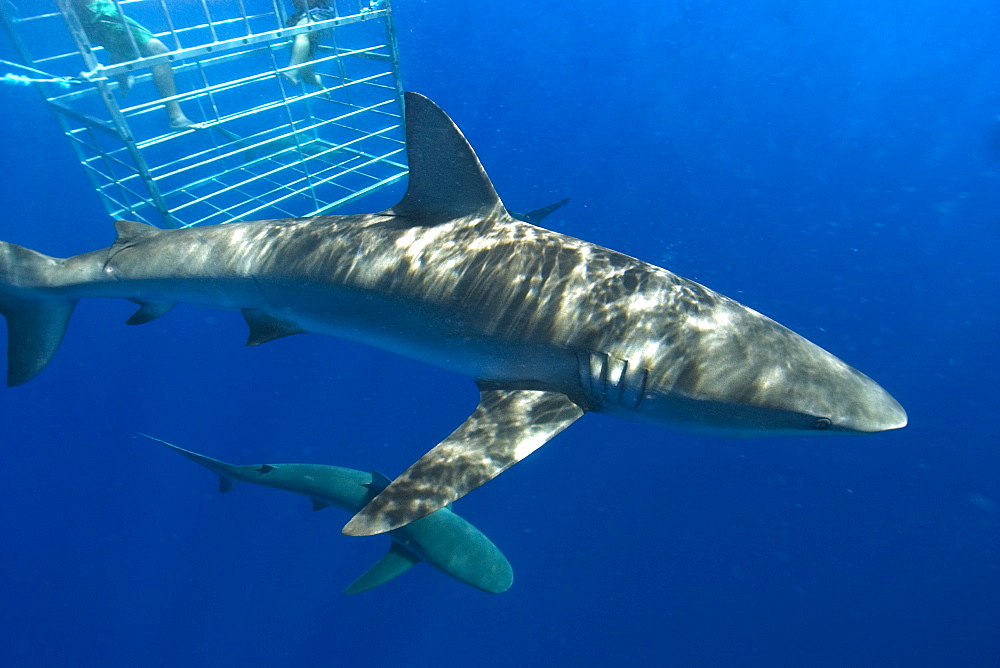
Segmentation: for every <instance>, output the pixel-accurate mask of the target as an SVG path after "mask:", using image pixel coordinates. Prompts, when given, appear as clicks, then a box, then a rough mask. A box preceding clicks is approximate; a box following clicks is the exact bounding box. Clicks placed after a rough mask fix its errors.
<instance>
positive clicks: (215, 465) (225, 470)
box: [139, 434, 240, 492]
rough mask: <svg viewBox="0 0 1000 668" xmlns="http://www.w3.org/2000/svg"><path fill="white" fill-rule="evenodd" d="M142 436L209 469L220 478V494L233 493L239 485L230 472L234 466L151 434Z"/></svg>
mask: <svg viewBox="0 0 1000 668" xmlns="http://www.w3.org/2000/svg"><path fill="white" fill-rule="evenodd" d="M139 435H140V436H145V437H146V438H148V439H149V440H151V441H156V442H157V443H162V444H163V445H165V446H167V447H168V448H170V449H171V450H173V451H174V452H177V453H180V454H182V455H184V456H185V457H187V458H188V459H190V460H191V461H193V462H194V463H195V464H201V465H202V466H204V467H205V468H207V469H208V470H209V471H211V472H212V473H215V474H216V475H218V476H219V491H220V492H231V491H232V490H233V489H235V488H236V485H238V484H239V482H240V481H239V480H237V479H236V478H234V477H233V476H232V475H231V474H230V470H231V469H232V468H233V465H232V464H227V463H226V462H223V461H219V460H218V459H212V458H211V457H206V456H205V455H199V454H198V453H197V452H191V451H190V450H185V449H184V448H182V447H180V446H179V445H174V444H173V443H168V442H167V441H164V440H163V439H162V438H156V437H155V436H150V435H149V434H139Z"/></svg>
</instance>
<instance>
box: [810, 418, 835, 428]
mask: <svg viewBox="0 0 1000 668" xmlns="http://www.w3.org/2000/svg"><path fill="white" fill-rule="evenodd" d="M831 424H833V421H832V420H831V419H830V418H816V421H815V422H813V429H826V428H827V427H829V426H830V425H831Z"/></svg>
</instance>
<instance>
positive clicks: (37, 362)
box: [0, 241, 77, 386]
mask: <svg viewBox="0 0 1000 668" xmlns="http://www.w3.org/2000/svg"><path fill="white" fill-rule="evenodd" d="M62 262H63V261H62V260H60V259H57V258H54V257H49V256H48V255H42V254H41V253H37V252H35V251H33V250H29V249H27V248H24V247H22V246H16V245H14V244H9V243H6V242H2V241H0V314H2V315H3V316H4V318H6V320H7V385H11V386H12V385H20V384H21V383H26V382H28V381H29V380H31V379H32V378H34V377H35V376H36V375H38V373H39V372H40V371H41V370H42V369H44V368H45V365H46V364H48V363H49V360H51V359H52V356H53V355H55V353H56V350H58V348H59V344H60V343H62V339H63V335H64V334H65V333H66V326H67V325H68V324H69V318H70V316H71V315H72V314H73V308H74V307H75V306H76V301H77V300H76V299H66V298H63V297H59V296H57V295H53V294H51V293H48V294H46V293H45V292H44V291H43V289H44V288H45V287H47V286H49V285H50V284H51V281H50V280H49V279H50V276H51V274H52V272H53V271H58V270H59V269H60V268H61V265H62Z"/></svg>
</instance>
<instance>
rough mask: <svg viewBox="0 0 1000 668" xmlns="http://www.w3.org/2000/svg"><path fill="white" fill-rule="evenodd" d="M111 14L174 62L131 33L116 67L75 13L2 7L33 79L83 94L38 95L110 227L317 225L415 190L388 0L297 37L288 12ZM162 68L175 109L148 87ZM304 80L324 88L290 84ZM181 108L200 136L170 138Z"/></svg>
mask: <svg viewBox="0 0 1000 668" xmlns="http://www.w3.org/2000/svg"><path fill="white" fill-rule="evenodd" d="M101 1H102V2H104V3H105V7H107V8H112V7H113V12H114V13H116V15H117V20H119V21H120V20H123V19H122V17H127V18H128V19H129V20H130V21H134V22H137V23H138V24H140V25H141V26H143V27H145V28H146V29H148V30H149V31H150V32H151V33H152V35H153V37H154V38H155V39H158V40H160V42H162V43H163V44H164V45H165V46H166V47H167V50H165V51H164V52H163V53H159V54H157V55H146V56H143V55H141V52H140V49H139V46H138V45H137V44H136V43H135V36H134V34H133V31H132V30H130V29H123V30H122V33H123V34H124V35H125V36H126V37H127V39H128V40H129V42H130V46H131V52H132V53H131V55H134V56H137V57H136V58H134V59H132V60H126V61H123V62H110V61H111V57H110V54H109V53H108V51H107V49H105V48H103V47H102V46H99V45H96V44H93V43H92V42H91V41H90V39H89V38H88V36H87V33H86V32H85V31H84V28H83V25H82V23H81V21H80V19H79V16H78V14H77V11H78V7H79V6H80V2H78V1H75V0H36V1H35V2H33V3H32V5H31V6H32V7H33V9H34V10H35V11H37V10H39V9H41V8H44V6H45V5H49V9H50V11H42V12H41V13H38V14H33V15H31V16H14V15H13V14H12V13H11V11H10V9H9V7H8V6H6V4H5V3H4V6H3V8H2V9H0V21H2V23H3V26H4V28H5V30H6V32H7V34H8V36H9V37H10V39H11V42H12V44H13V45H14V47H15V49H16V50H17V52H18V53H19V56H20V57H21V59H22V61H23V62H24V64H25V65H28V66H30V67H33V68H36V69H38V70H42V71H45V72H50V73H52V74H54V75H57V76H61V77H66V79H67V80H69V81H72V82H73V85H72V86H70V87H69V88H68V89H67V88H65V87H64V86H62V85H59V84H57V83H39V84H36V86H37V87H38V88H39V89H40V91H41V93H42V96H43V98H44V99H45V101H46V103H47V104H48V106H49V108H50V109H52V111H53V112H54V114H55V116H56V118H57V119H58V122H59V124H60V126H61V128H62V130H63V132H64V133H65V135H66V137H67V138H68V140H69V143H70V145H71V147H72V149H73V151H74V153H75V155H76V157H77V159H78V160H79V162H80V164H81V166H82V167H83V170H84V172H85V173H86V174H87V177H88V178H89V179H90V182H91V184H92V185H93V187H94V189H95V190H96V192H97V194H98V195H99V197H100V199H101V201H102V203H103V204H104V207H105V209H106V210H107V211H108V213H109V214H110V215H111V217H112V218H114V219H130V220H139V221H142V222H146V223H150V224H153V225H157V226H160V227H171V228H179V227H191V226H195V225H205V224H218V223H227V222H232V221H236V220H251V219H266V218H285V217H305V216H317V215H323V214H327V213H331V212H333V211H336V210H338V209H340V208H342V207H344V206H346V205H349V204H351V203H353V202H356V201H357V200H359V199H361V198H364V197H367V196H369V195H371V194H373V193H375V192H377V191H379V190H382V189H383V188H386V187H389V186H391V185H394V184H396V183H398V182H400V181H401V180H403V179H404V178H405V177H406V174H407V168H406V164H405V162H406V161H405V141H404V139H405V138H404V129H403V87H402V83H401V77H400V67H399V54H398V48H397V44H396V38H395V26H394V24H393V19H392V6H391V3H390V1H389V0H328V8H329V10H330V11H329V13H328V14H327V15H326V16H328V17H329V18H323V19H321V20H310V21H308V22H305V23H304V24H300V25H294V26H289V25H287V19H288V16H287V13H286V12H287V10H289V9H291V2H289V1H288V0H188V1H187V2H184V3H178V2H176V1H173V0H101ZM286 5H288V6H287V7H286ZM302 34H309V35H310V38H315V39H316V40H317V41H316V42H315V43H316V47H315V53H314V55H313V56H312V60H308V61H306V62H304V63H299V64H296V65H295V66H294V67H293V66H291V65H290V63H289V49H288V46H289V44H290V42H289V40H291V39H294V38H295V37H296V36H297V35H302ZM163 65H166V66H167V67H169V68H170V71H171V72H172V76H173V77H174V79H175V80H176V87H177V90H178V92H177V94H176V95H173V96H170V97H160V96H159V92H158V89H157V87H156V86H155V85H154V81H153V79H154V77H153V73H152V68H154V67H157V66H163ZM300 67H311V68H313V71H314V72H315V74H316V75H317V77H318V82H319V83H320V86H319V87H313V86H307V85H306V84H304V83H293V82H292V81H290V80H289V77H288V76H287V75H288V73H290V72H292V71H293V70H295V69H297V68H300ZM161 69H162V68H161ZM126 82H128V83H129V84H130V89H128V88H126V86H125V84H126ZM171 101H176V102H177V103H178V104H179V105H180V106H181V108H182V109H183V110H184V113H185V115H187V116H188V117H189V118H191V120H193V121H194V122H196V123H197V125H196V126H195V128H188V129H181V130H174V129H171V128H170V125H169V123H168V121H167V115H166V112H165V110H164V105H165V103H167V102H171Z"/></svg>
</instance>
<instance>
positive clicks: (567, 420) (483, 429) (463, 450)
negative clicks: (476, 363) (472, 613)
mask: <svg viewBox="0 0 1000 668" xmlns="http://www.w3.org/2000/svg"><path fill="white" fill-rule="evenodd" d="M583 413H584V409H583V408H581V407H580V406H579V405H578V404H577V403H575V402H574V401H573V400H572V399H570V398H569V397H568V396H566V395H565V394H562V393H561V392H552V391H547V390H504V389H484V390H482V391H480V393H479V406H477V407H476V410H475V411H474V412H473V413H472V415H470V416H469V418H468V419H467V420H466V421H465V422H463V423H462V425H461V426H460V427H459V428H458V429H456V430H455V431H454V432H452V434H451V435H450V436H449V437H448V438H446V439H445V440H443V441H441V443H439V444H438V445H437V446H436V447H435V448H433V449H432V450H431V451H430V452H428V453H427V454H425V455H424V456H423V457H421V458H420V459H419V460H418V461H417V462H416V463H414V464H413V465H412V466H410V468H408V469H407V470H406V471H404V472H403V473H402V474H401V475H400V476H399V477H398V478H396V479H395V480H393V482H392V484H391V485H389V486H388V487H386V488H385V490H383V491H382V492H381V493H379V495H378V496H376V497H375V498H374V499H373V500H372V501H371V502H370V503H369V504H368V505H367V506H365V507H364V508H362V509H361V511H360V512H359V513H358V514H357V515H355V516H354V517H353V518H352V519H351V521H350V522H348V523H347V526H345V527H344V533H345V534H347V535H349V536H369V535H373V534H377V533H383V532H385V531H390V530H392V529H396V528H399V527H401V526H404V525H406V524H409V523H410V522H412V521H414V520H417V519H420V518H421V517H424V516H425V515H429V514H430V513H432V512H434V511H435V510H438V509H439V508H443V507H444V506H446V505H448V504H449V503H451V502H452V501H454V500H455V499H459V498H461V497H463V496H465V495H466V494H468V493H469V492H471V491H472V490H474V489H475V488H477V487H479V486H480V485H482V484H483V483H484V482H486V481H488V480H491V479H493V478H495V477H496V476H498V475H499V474H500V473H503V472H504V471H506V470H507V469H508V468H510V467H511V466H513V465H514V464H516V463H517V462H519V461H521V460H522V459H524V458H525V457H527V456H528V455H530V454H531V453H532V452H534V451H535V450H537V449H538V448H539V447H541V446H542V445H544V444H545V443H547V442H548V441H549V440H551V439H552V437H553V436H555V435H556V434H558V433H559V432H561V431H562V430H563V429H565V428H566V427H568V426H569V425H571V424H573V422H575V421H576V420H577V419H578V418H579V417H580V416H581V415H583Z"/></svg>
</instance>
